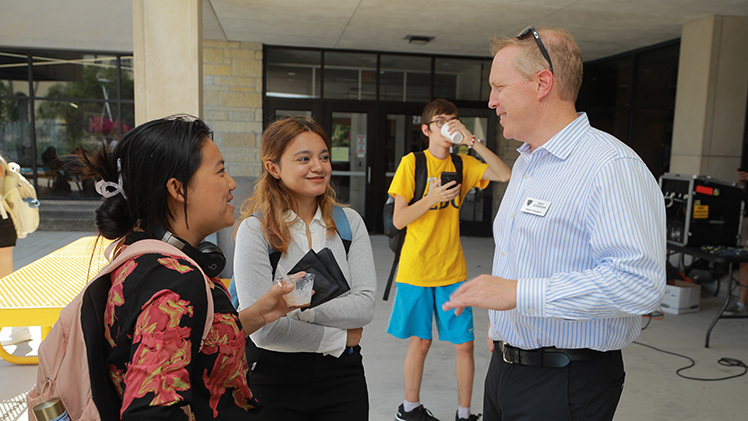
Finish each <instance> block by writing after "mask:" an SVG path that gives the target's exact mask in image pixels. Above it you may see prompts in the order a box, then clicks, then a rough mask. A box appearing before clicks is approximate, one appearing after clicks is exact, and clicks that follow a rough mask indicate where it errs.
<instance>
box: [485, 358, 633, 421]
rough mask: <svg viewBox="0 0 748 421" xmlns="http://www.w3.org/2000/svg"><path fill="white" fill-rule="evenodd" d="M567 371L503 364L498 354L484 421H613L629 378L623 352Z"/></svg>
mask: <svg viewBox="0 0 748 421" xmlns="http://www.w3.org/2000/svg"><path fill="white" fill-rule="evenodd" d="M604 355H605V357H603V358H598V359H594V360H586V361H574V362H571V363H570V364H569V365H568V366H566V367H562V368H537V367H529V366H523V365H516V364H509V363H506V362H504V359H503V357H502V355H501V351H500V350H499V348H498V345H497V346H496V348H494V352H493V356H492V357H491V364H490V366H489V368H488V374H487V375H486V382H485V391H484V397H483V419H484V421H499V420H501V421H520V420H527V421H537V420H564V421H566V420H575V421H578V420H594V421H602V420H612V419H613V414H614V413H615V411H616V407H617V406H618V401H619V399H620V398H621V392H622V391H623V381H624V378H625V376H626V373H625V372H624V371H623V357H622V355H621V351H611V352H607V353H605V354H604Z"/></svg>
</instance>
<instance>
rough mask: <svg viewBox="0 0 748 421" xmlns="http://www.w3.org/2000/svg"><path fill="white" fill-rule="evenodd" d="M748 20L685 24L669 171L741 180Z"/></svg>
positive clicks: (713, 19) (729, 18)
mask: <svg viewBox="0 0 748 421" xmlns="http://www.w3.org/2000/svg"><path fill="white" fill-rule="evenodd" d="M746 39H748V18H745V17H734V16H709V17H706V18H703V19H699V20H695V21H692V22H689V23H687V24H685V25H683V35H682V37H681V46H680V60H679V65H678V90H677V93H676V99H675V120H674V127H673V143H672V155H671V157H670V171H671V172H674V173H681V174H703V175H710V176H712V177H714V178H717V179H720V180H724V181H737V172H736V169H737V168H738V166H739V165H740V155H741V152H742V148H743V134H744V127H745V115H746V102H747V101H748V48H746V47H745V40H746Z"/></svg>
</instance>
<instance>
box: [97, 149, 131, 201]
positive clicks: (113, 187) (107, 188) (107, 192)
mask: <svg viewBox="0 0 748 421" xmlns="http://www.w3.org/2000/svg"><path fill="white" fill-rule="evenodd" d="M96 192H97V193H99V194H100V195H102V196H104V197H105V198H107V199H109V198H110V197H113V196H116V195H118V194H121V195H122V197H124V198H125V200H127V195H125V188H124V186H123V185H122V160H120V159H117V182H116V183H113V182H111V181H104V180H99V181H97V182H96Z"/></svg>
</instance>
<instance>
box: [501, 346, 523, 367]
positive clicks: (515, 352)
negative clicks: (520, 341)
mask: <svg viewBox="0 0 748 421" xmlns="http://www.w3.org/2000/svg"><path fill="white" fill-rule="evenodd" d="M519 354H520V352H519V349H517V348H512V347H510V346H509V345H507V344H506V343H504V342H502V343H501V356H502V357H503V358H504V362H505V363H508V364H519V363H520V355H519Z"/></svg>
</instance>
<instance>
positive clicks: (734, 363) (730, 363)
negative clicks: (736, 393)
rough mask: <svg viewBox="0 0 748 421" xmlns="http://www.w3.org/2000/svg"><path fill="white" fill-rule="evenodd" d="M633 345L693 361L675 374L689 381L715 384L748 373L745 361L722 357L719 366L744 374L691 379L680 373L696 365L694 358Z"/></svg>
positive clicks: (652, 347)
mask: <svg viewBox="0 0 748 421" xmlns="http://www.w3.org/2000/svg"><path fill="white" fill-rule="evenodd" d="M633 343H635V344H637V345H641V346H645V347H647V348H651V349H654V350H655V351H659V352H662V353H665V354H670V355H675V356H676V357H681V358H685V359H687V360H688V361H691V364H689V365H687V366H685V367H681V368H679V369H677V370H676V371H675V374H677V375H678V376H680V377H683V378H684V379H688V380H699V381H702V382H715V381H720V380H728V379H734V378H736V377H740V376H744V375H745V373H747V372H748V366H746V365H745V363H744V362H743V361H741V360H738V359H736V358H730V357H722V358H720V359H719V360H717V363H719V365H723V366H726V367H742V368H743V372H742V373H740V374H734V375H732V376H726V377H717V378H713V379H706V378H701V377H690V376H686V375H683V374H681V373H680V372H681V371H683V370H687V369H689V368H691V367H693V366H695V365H696V361H694V360H693V358H691V357H687V356H685V355H681V354H676V353H675V352H670V351H665V350H662V349H659V348H657V347H654V346H652V345H647V344H643V343H641V342H637V341H634V342H633Z"/></svg>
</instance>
